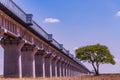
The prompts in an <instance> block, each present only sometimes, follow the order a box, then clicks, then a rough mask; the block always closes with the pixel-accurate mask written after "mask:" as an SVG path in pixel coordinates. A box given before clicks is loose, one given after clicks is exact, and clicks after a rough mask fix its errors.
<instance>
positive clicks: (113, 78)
mask: <svg viewBox="0 0 120 80" xmlns="http://www.w3.org/2000/svg"><path fill="white" fill-rule="evenodd" d="M0 80H120V74H105V75H100V76H81V77H64V78H3V77H1V78H0Z"/></svg>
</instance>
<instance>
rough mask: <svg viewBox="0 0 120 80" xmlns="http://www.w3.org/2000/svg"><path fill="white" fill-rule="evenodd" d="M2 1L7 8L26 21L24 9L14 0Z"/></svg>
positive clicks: (0, 1)
mask: <svg viewBox="0 0 120 80" xmlns="http://www.w3.org/2000/svg"><path fill="white" fill-rule="evenodd" d="M0 3H1V4H3V5H4V6H5V7H6V8H7V9H9V10H10V11H12V13H14V14H15V15H17V17H19V18H20V19H21V20H23V21H24V22H26V21H27V20H26V18H27V16H26V14H25V12H24V11H23V10H21V9H20V8H19V7H18V6H17V5H16V4H15V3H14V2H13V1H12V0H0Z"/></svg>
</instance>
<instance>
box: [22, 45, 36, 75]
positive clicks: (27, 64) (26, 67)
mask: <svg viewBox="0 0 120 80" xmlns="http://www.w3.org/2000/svg"><path fill="white" fill-rule="evenodd" d="M37 50H38V49H37V48H36V47H35V46H30V45H29V46H28V45H25V46H24V47H23V48H22V76H23V77H35V60H34V55H35V53H36V52H37Z"/></svg>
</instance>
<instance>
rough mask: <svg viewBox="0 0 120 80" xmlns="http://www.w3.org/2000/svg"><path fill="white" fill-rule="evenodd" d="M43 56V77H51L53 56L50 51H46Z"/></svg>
mask: <svg viewBox="0 0 120 80" xmlns="http://www.w3.org/2000/svg"><path fill="white" fill-rule="evenodd" d="M46 54H47V55H46V57H45V77H52V67H53V65H52V60H53V58H54V56H53V54H52V53H51V52H46Z"/></svg>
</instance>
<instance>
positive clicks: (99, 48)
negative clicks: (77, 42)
mask: <svg viewBox="0 0 120 80" xmlns="http://www.w3.org/2000/svg"><path fill="white" fill-rule="evenodd" d="M76 57H77V58H79V59H80V60H81V61H85V62H86V61H87V62H89V63H91V64H92V66H93V68H94V70H95V72H96V71H99V65H100V64H104V63H111V64H115V61H114V59H113V58H114V57H113V56H112V55H111V53H110V51H109V50H108V48H107V47H106V46H104V45H100V44H96V45H89V46H85V47H81V48H78V49H76ZM98 73H99V72H97V73H96V74H98Z"/></svg>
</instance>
